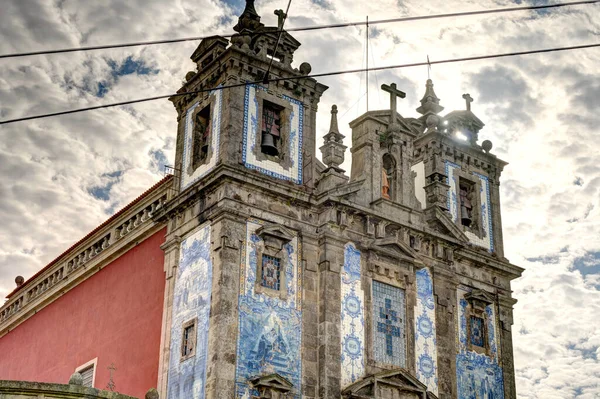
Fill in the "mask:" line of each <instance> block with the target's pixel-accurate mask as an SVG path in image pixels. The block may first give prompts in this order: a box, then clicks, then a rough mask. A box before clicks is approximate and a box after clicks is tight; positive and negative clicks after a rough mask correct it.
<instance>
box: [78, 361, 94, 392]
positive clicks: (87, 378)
mask: <svg viewBox="0 0 600 399" xmlns="http://www.w3.org/2000/svg"><path fill="white" fill-rule="evenodd" d="M79 374H81V376H82V377H83V386H84V387H90V388H92V387H93V386H94V365H93V364H92V365H91V366H89V367H87V368H85V369H83V370H81V371H79Z"/></svg>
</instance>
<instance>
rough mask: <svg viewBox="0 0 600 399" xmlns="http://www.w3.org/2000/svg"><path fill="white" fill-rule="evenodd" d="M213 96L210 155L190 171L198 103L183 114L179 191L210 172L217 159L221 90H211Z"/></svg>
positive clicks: (221, 101) (221, 106)
mask: <svg viewBox="0 0 600 399" xmlns="http://www.w3.org/2000/svg"><path fill="white" fill-rule="evenodd" d="M210 95H211V96H214V97H215V98H214V107H212V109H211V123H212V126H211V132H212V135H211V143H210V146H211V148H212V155H211V157H210V159H209V160H208V162H207V163H205V164H203V165H200V166H198V167H197V168H196V170H194V171H193V172H192V173H189V172H188V168H189V166H190V163H191V162H192V149H193V138H194V137H193V136H194V135H193V132H194V119H193V114H194V111H195V110H196V108H197V107H199V106H200V103H199V102H197V103H196V104H194V105H192V106H191V107H190V108H189V109H188V111H187V113H186V114H185V129H184V132H185V133H184V138H183V140H184V144H183V159H182V171H181V187H180V189H181V191H183V190H185V189H186V188H188V187H189V186H191V185H192V184H194V183H195V182H197V181H198V180H200V179H201V178H203V177H204V176H205V175H206V174H207V173H208V172H210V171H211V170H212V169H213V168H214V167H215V165H216V164H217V161H218V159H219V142H220V138H221V115H222V108H223V90H213V91H212V92H211V93H210Z"/></svg>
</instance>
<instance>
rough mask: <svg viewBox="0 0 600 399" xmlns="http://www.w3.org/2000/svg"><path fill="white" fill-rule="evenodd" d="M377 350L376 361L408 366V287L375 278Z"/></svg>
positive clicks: (374, 348)
mask: <svg viewBox="0 0 600 399" xmlns="http://www.w3.org/2000/svg"><path fill="white" fill-rule="evenodd" d="M373 353H374V357H375V361H377V362H380V363H385V364H391V365H394V366H400V367H406V302H405V296H404V290H403V289H400V288H398V287H394V286H391V285H388V284H384V283H381V282H379V281H375V280H373Z"/></svg>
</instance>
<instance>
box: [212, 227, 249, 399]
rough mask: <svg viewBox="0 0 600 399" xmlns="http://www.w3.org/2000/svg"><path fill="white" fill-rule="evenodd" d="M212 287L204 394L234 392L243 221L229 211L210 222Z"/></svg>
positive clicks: (228, 395)
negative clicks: (227, 213) (229, 213)
mask: <svg viewBox="0 0 600 399" xmlns="http://www.w3.org/2000/svg"><path fill="white" fill-rule="evenodd" d="M211 229H212V237H211V248H212V266H213V270H212V272H213V286H212V287H213V288H212V301H211V306H210V327H209V328H210V330H209V333H208V354H207V356H206V358H207V362H206V398H222V399H225V398H227V399H230V398H232V397H233V396H234V392H235V367H236V353H237V339H238V309H237V307H238V306H237V305H238V295H239V287H240V277H239V276H240V264H241V248H242V243H243V242H244V240H245V234H246V221H245V220H244V219H241V218H237V217H235V216H233V215H226V216H222V217H221V218H219V219H217V220H214V221H213V222H212V228H211Z"/></svg>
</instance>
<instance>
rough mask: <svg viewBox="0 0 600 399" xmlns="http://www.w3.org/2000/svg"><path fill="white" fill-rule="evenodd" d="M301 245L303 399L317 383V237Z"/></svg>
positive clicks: (312, 393)
mask: <svg viewBox="0 0 600 399" xmlns="http://www.w3.org/2000/svg"><path fill="white" fill-rule="evenodd" d="M301 242H302V264H301V265H300V267H301V268H302V274H303V279H302V288H303V295H302V298H303V302H302V347H303V348H302V350H303V352H302V397H303V398H306V399H312V398H316V397H317V394H318V383H319V356H318V355H319V273H318V270H319V269H318V266H319V256H318V255H319V246H318V242H317V240H316V237H312V236H311V237H309V236H307V235H306V234H303V235H302V237H301Z"/></svg>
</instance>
